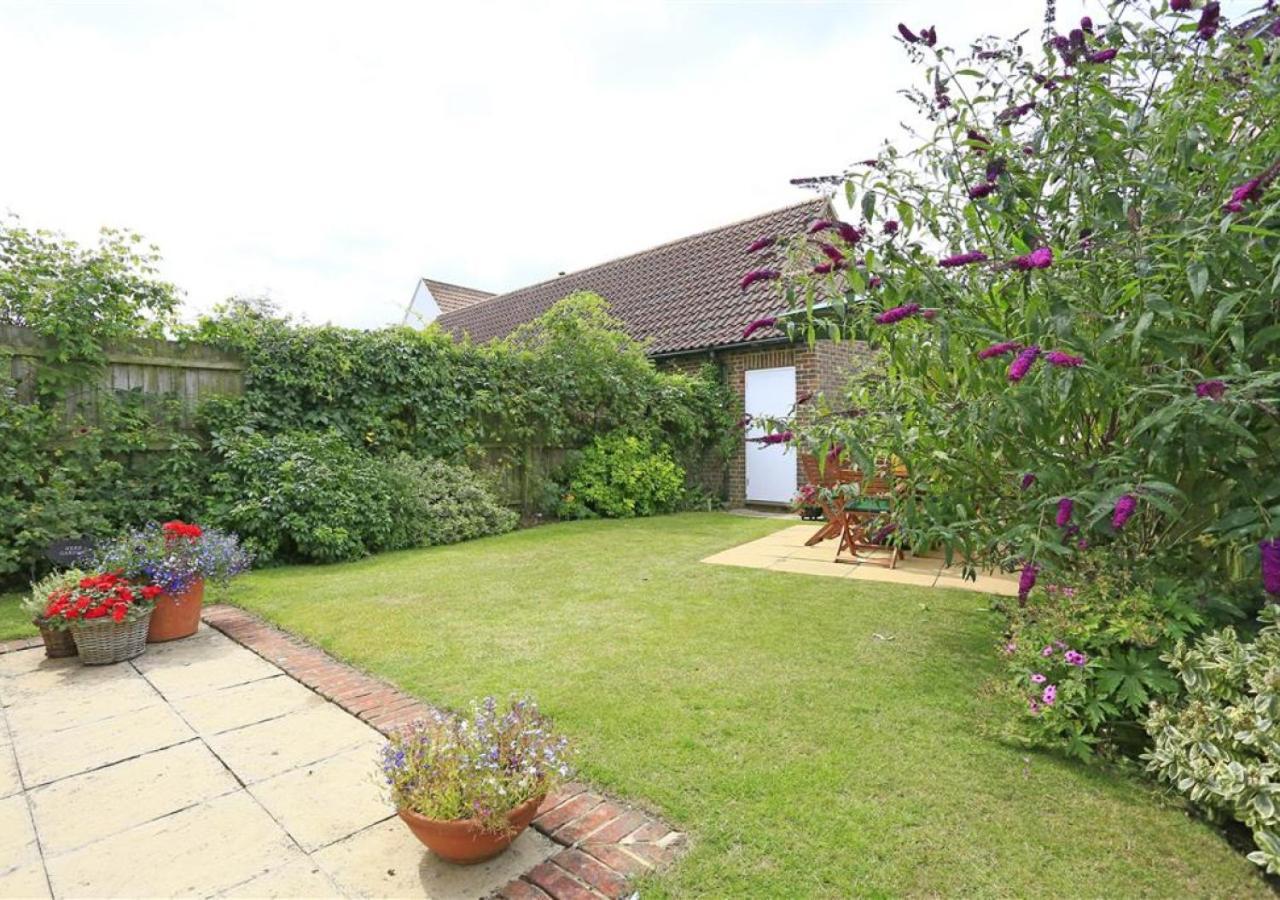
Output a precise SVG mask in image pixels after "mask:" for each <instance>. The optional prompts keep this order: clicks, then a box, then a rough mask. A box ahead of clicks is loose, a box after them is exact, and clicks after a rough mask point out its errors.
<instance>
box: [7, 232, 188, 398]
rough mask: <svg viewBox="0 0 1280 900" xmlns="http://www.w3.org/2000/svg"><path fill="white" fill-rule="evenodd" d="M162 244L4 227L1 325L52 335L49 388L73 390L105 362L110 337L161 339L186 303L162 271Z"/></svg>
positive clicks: (124, 235) (46, 371)
mask: <svg viewBox="0 0 1280 900" xmlns="http://www.w3.org/2000/svg"><path fill="white" fill-rule="evenodd" d="M159 261H160V257H159V254H158V252H157V249H156V248H155V247H145V248H144V247H143V246H142V238H141V237H140V236H139V235H136V234H131V233H129V232H123V231H115V230H112V229H103V231H102V234H101V237H100V238H99V241H98V244H97V246H96V247H92V248H86V247H81V246H79V245H78V244H76V243H75V242H74V241H68V240H67V239H66V238H64V237H62V236H61V235H58V234H53V233H50V232H46V231H30V230H28V229H25V228H22V227H20V226H19V225H17V224H16V223H15V224H7V225H0V325H20V326H25V327H28V328H32V329H34V330H35V331H36V332H37V333H38V334H40V335H41V336H43V337H45V338H48V339H50V340H51V341H52V346H53V347H54V349H53V351H52V352H51V354H50V356H49V359H48V361H49V362H54V363H57V364H58V365H49V366H44V367H42V368H41V370H40V375H41V383H40V386H41V388H42V389H44V390H52V391H57V390H60V389H65V388H67V387H69V386H71V385H73V384H75V383H77V382H78V381H79V380H81V379H83V377H84V375H85V372H86V370H92V369H93V368H94V367H96V366H98V365H100V364H101V363H102V362H103V361H104V357H103V355H102V344H103V342H104V341H111V340H120V339H125V338H131V337H138V336H148V337H160V336H162V335H163V330H164V327H165V326H166V325H167V324H170V323H171V322H172V319H173V314H174V312H175V310H176V309H177V306H178V297H177V292H176V291H175V289H174V287H173V285H171V284H169V283H168V282H165V281H161V280H159V279H158V278H157V277H156V271H157V269H156V267H157V265H158V263H159Z"/></svg>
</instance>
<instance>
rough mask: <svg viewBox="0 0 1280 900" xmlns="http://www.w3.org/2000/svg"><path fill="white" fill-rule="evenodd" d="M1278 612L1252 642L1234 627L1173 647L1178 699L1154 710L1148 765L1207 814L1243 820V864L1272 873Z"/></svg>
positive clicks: (1278, 828)
mask: <svg viewBox="0 0 1280 900" xmlns="http://www.w3.org/2000/svg"><path fill="white" fill-rule="evenodd" d="M1278 613H1280V607H1277V606H1269V607H1267V608H1266V609H1265V610H1264V611H1263V612H1262V614H1261V615H1260V616H1259V618H1260V619H1261V621H1262V622H1263V623H1264V627H1263V628H1262V630H1261V631H1260V632H1259V633H1258V635H1257V637H1256V638H1255V639H1254V640H1253V641H1252V642H1249V641H1242V640H1241V639H1240V638H1239V637H1238V636H1237V634H1236V632H1235V629H1234V628H1226V629H1223V630H1221V631H1217V632H1213V633H1210V634H1206V635H1204V636H1202V637H1201V638H1200V639H1199V640H1197V641H1196V642H1195V643H1194V644H1191V645H1188V644H1184V643H1179V644H1178V645H1177V647H1176V648H1175V649H1174V650H1173V651H1172V652H1171V653H1169V654H1168V655H1166V657H1165V660H1166V661H1167V662H1168V663H1169V666H1170V667H1171V668H1172V669H1173V670H1174V672H1176V673H1177V675H1178V677H1179V678H1180V679H1181V681H1182V687H1183V689H1184V691H1185V696H1183V697H1181V698H1179V699H1177V700H1176V701H1174V702H1170V703H1167V704H1160V705H1157V706H1156V707H1155V708H1154V709H1153V711H1152V713H1151V717H1150V718H1149V719H1148V721H1147V730H1148V731H1149V732H1150V734H1151V737H1152V740H1153V741H1154V742H1155V746H1154V748H1153V749H1152V750H1151V752H1150V753H1148V754H1147V755H1146V759H1147V761H1148V768H1149V769H1150V771H1152V772H1155V773H1156V774H1157V775H1158V776H1159V777H1160V779H1161V780H1162V781H1167V782H1169V783H1170V784H1172V785H1173V786H1175V787H1176V788H1177V789H1178V791H1179V792H1181V793H1183V794H1185V795H1186V796H1187V797H1189V798H1190V799H1191V801H1192V802H1193V803H1195V804H1196V805H1198V806H1200V807H1201V808H1203V809H1207V810H1208V811H1210V813H1212V814H1214V815H1216V816H1218V817H1220V818H1221V817H1225V818H1230V819H1235V820H1236V821H1238V822H1241V823H1243V824H1244V825H1245V826H1246V827H1247V828H1248V829H1249V830H1250V831H1251V832H1252V834H1253V841H1254V844H1255V845H1256V847H1257V849H1256V850H1255V851H1254V852H1252V853H1250V854H1249V859H1250V860H1252V861H1253V862H1255V863H1257V864H1258V865H1259V866H1262V867H1264V868H1265V869H1266V870H1267V871H1268V872H1270V873H1272V874H1280V739H1278V735H1280V729H1278V728H1277V721H1280V626H1278V625H1277V614H1278Z"/></svg>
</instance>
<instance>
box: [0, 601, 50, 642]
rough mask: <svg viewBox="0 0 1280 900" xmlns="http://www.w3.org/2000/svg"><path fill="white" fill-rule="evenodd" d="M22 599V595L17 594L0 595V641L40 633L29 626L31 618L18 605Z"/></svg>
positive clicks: (32, 626)
mask: <svg viewBox="0 0 1280 900" xmlns="http://www.w3.org/2000/svg"><path fill="white" fill-rule="evenodd" d="M22 598H23V595H22V594H19V593H10V594H4V593H0V641H7V640H9V639H11V638H21V637H31V636H32V635H35V634H39V633H40V632H39V631H37V630H36V627H35V626H34V625H32V624H31V618H30V617H29V616H28V615H27V614H26V613H25V612H23V611H22V607H21V606H19V605H18V604H19V603H20V602H21V601H22Z"/></svg>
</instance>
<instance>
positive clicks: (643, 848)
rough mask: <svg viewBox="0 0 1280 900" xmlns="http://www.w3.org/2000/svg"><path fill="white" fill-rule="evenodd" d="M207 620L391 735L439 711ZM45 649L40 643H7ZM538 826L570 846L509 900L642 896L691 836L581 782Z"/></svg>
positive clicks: (303, 653) (229, 620) (250, 626)
mask: <svg viewBox="0 0 1280 900" xmlns="http://www.w3.org/2000/svg"><path fill="white" fill-rule="evenodd" d="M203 618H204V621H205V622H206V623H207V624H208V625H210V626H211V627H213V628H216V629H217V630H218V631H220V632H222V633H223V634H225V635H226V636H227V637H229V638H231V639H232V640H233V641H235V642H236V643H238V644H241V645H242V646H244V647H247V648H248V649H250V650H252V651H253V652H254V653H256V654H258V655H259V656H261V657H262V658H263V659H265V660H267V661H268V662H270V663H273V664H274V665H276V666H278V667H279V668H280V669H282V670H283V671H284V672H285V674H287V675H289V676H290V677H291V678H293V679H294V680H295V681H298V682H300V683H301V684H303V685H304V686H306V687H308V688H310V689H311V690H313V691H315V692H316V693H317V694H319V695H320V696H322V697H324V698H326V699H327V700H330V701H331V702H333V703H336V704H337V705H338V706H340V707H341V708H342V709H345V710H346V711H347V712H349V713H351V714H352V715H354V716H356V717H358V718H359V719H361V720H362V721H364V722H367V723H368V724H369V725H372V726H373V727H374V728H376V729H378V730H379V731H381V732H382V733H383V734H387V733H389V732H391V731H394V730H396V729H398V728H401V727H403V726H405V725H408V724H409V723H411V722H413V721H414V720H415V719H421V718H423V717H424V716H426V715H427V714H428V713H430V712H431V711H432V709H433V708H432V707H431V706H430V705H429V704H427V703H424V702H422V701H421V700H418V699H417V698H415V697H411V696H410V695H408V694H406V693H404V692H403V691H401V690H400V689H399V688H397V687H395V686H394V685H392V684H390V683H388V682H386V681H383V680H382V679H380V678H375V677H373V676H372V675H367V674H365V673H364V672H361V671H359V670H358V669H356V668H354V667H352V666H349V665H347V664H346V663H341V662H338V661H337V660H335V659H334V658H333V657H331V656H330V655H329V654H327V653H325V652H324V651H323V650H321V649H320V648H319V647H316V646H314V645H312V644H309V643H307V642H306V641H304V640H302V639H301V638H299V637H296V636H294V635H291V634H288V633H286V632H284V631H281V630H280V629H278V628H276V627H275V626H273V625H269V624H268V623H266V622H265V621H263V620H262V619H260V618H258V617H257V616H255V615H253V614H252V613H248V612H245V611H244V610H242V609H240V608H238V607H234V606H226V605H213V606H206V607H205V609H204V613H203ZM19 643H24V644H26V645H28V646H39V644H40V643H41V642H40V639H39V638H34V639H23V640H22V641H10V642H7V643H5V644H0V652H3V651H4V650H6V649H13V650H17V649H23V648H22V647H18V646H10V645H11V644H19ZM533 827H534V828H535V829H537V830H538V831H540V832H542V833H543V834H544V835H546V836H547V837H548V838H550V839H551V840H552V841H553V842H555V843H556V844H559V845H560V846H561V847H563V848H564V849H562V850H560V851H559V852H558V853H556V854H555V855H554V856H552V857H550V858H548V859H546V860H544V861H543V862H541V863H539V864H538V865H536V866H534V867H533V868H532V869H530V870H529V871H528V872H525V873H524V874H523V875H521V876H520V877H519V878H517V879H515V880H513V881H511V882H510V883H509V884H507V885H506V886H505V887H503V888H501V889H500V890H499V891H498V892H497V895H496V896H498V897H502V898H507V900H548V898H551V900H586V898H592V900H599V898H601V897H609V898H619V897H626V896H629V895H631V894H633V893H634V890H633V889H632V888H631V886H630V884H629V880H630V879H631V878H633V877H635V876H638V875H643V874H644V873H646V872H650V871H654V870H656V869H660V868H662V867H664V866H666V865H669V864H670V863H671V862H672V861H674V860H675V858H676V857H677V856H679V855H680V853H681V852H682V851H683V850H684V848H685V846H686V844H687V841H686V839H685V835H684V834H682V833H681V832H678V831H675V830H674V829H672V828H671V827H669V826H668V825H667V824H666V823H664V822H662V821H661V820H659V819H657V818H656V817H654V816H652V815H650V814H649V813H646V812H643V811H641V810H638V809H636V808H634V807H631V806H628V805H627V804H625V803H623V802H621V801H619V800H615V799H613V798H611V797H608V796H607V795H605V794H603V793H601V792H599V791H595V790H592V789H591V788H589V787H588V786H587V785H584V784H581V783H578V782H574V783H572V784H567V785H564V786H563V787H561V788H560V789H559V790H558V791H556V792H555V793H553V794H551V795H550V796H549V797H547V799H546V800H545V801H543V803H542V806H541V807H539V809H538V815H537V817H536V818H534V820H533Z"/></svg>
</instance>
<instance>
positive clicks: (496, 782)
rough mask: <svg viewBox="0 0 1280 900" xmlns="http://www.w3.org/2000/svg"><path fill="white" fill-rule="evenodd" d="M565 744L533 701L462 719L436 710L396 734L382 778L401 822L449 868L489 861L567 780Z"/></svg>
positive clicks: (478, 707)
mask: <svg viewBox="0 0 1280 900" xmlns="http://www.w3.org/2000/svg"><path fill="white" fill-rule="evenodd" d="M568 757H569V749H568V741H567V740H566V739H565V738H563V737H561V736H559V735H557V734H556V733H555V732H554V731H553V730H552V728H551V726H550V723H549V722H548V721H547V720H546V718H544V717H543V716H542V714H541V713H539V711H538V707H537V704H536V703H534V702H533V701H532V700H528V699H524V700H515V699H513V700H512V701H510V703H509V704H508V706H507V708H506V709H504V710H499V709H498V707H497V703H496V702H495V701H494V699H493V698H492V697H486V698H485V699H484V700H483V701H481V702H479V703H473V704H472V706H471V713H470V715H467V716H461V715H454V714H451V713H443V712H437V713H435V715H433V716H432V717H431V718H429V719H427V720H426V721H422V722H415V723H414V724H413V725H411V726H410V727H408V728H406V729H404V730H403V731H400V732H399V733H396V734H393V735H392V736H391V738H390V740H389V741H388V742H387V744H386V746H385V747H384V748H383V751H382V774H383V776H384V777H385V778H386V781H387V785H388V788H389V791H390V794H391V801H392V803H393V804H394V805H395V807H396V811H397V812H398V813H399V815H400V818H401V819H402V820H404V822H405V824H406V825H408V826H409V830H410V831H412V832H413V834H414V836H415V837H417V839H418V840H420V841H421V842H422V843H423V844H425V845H426V846H427V847H429V848H430V849H431V850H432V851H434V852H435V853H436V855H437V856H439V857H441V858H442V859H445V860H448V861H449V862H455V863H462V864H464V865H470V864H473V863H479V862H484V861H485V860H487V859H492V858H493V857H495V856H497V855H498V854H499V853H501V852H502V851H503V850H505V849H506V848H507V847H508V846H509V845H510V844H511V842H512V841H513V840H515V839H516V837H517V836H519V834H520V833H521V832H522V831H524V830H525V828H527V827H528V826H529V823H530V822H532V821H533V817H534V816H535V815H536V814H537V812H538V806H539V804H541V803H542V800H543V798H544V797H546V795H547V793H548V792H549V791H551V790H552V789H554V788H555V787H556V786H557V785H558V784H560V782H561V781H562V780H563V779H564V778H566V777H567V776H568V775H569V761H568Z"/></svg>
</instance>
